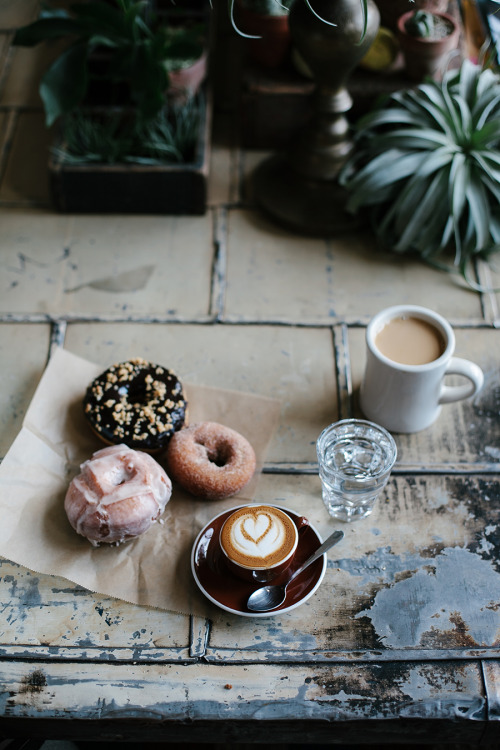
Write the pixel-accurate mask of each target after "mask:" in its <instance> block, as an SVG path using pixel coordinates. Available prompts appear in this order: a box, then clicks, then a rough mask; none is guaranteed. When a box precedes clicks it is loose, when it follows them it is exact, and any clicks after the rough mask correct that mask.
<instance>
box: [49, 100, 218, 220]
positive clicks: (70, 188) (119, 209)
mask: <svg viewBox="0 0 500 750" xmlns="http://www.w3.org/2000/svg"><path fill="white" fill-rule="evenodd" d="M211 125H212V101H211V97H210V95H209V93H208V92H206V96H205V97H204V105H202V116H201V125H200V132H199V137H198V142H197V145H196V151H195V157H194V160H193V162H192V163H186V164H165V165H141V164H69V163H66V162H65V161H64V159H63V158H62V159H61V157H60V156H55V155H51V156H50V158H49V176H50V187H51V193H52V200H53V204H54V207H55V208H56V209H57V210H58V211H62V212H70V213H137V214H193V215H194V214H204V213H205V211H206V202H207V182H208V172H209V165H210V138H211ZM60 145H61V144H60V143H59V146H60Z"/></svg>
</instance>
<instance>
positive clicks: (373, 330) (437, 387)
mask: <svg viewBox="0 0 500 750" xmlns="http://www.w3.org/2000/svg"><path fill="white" fill-rule="evenodd" d="M366 347H367V360H366V368H365V373H364V377H363V382H362V384H361V390H360V406H361V409H362V411H363V413H364V414H365V416H366V417H367V418H368V419H370V420H371V421H372V422H376V423H377V424H380V425H381V426H382V427H385V428H386V429H387V430H390V431H392V432H418V431H419V430H423V429H425V428H426V427H429V425H431V424H432V423H433V422H434V421H435V420H436V419H437V417H438V416H439V414H440V411H441V406H442V404H446V403H451V402H453V401H459V400H461V399H464V398H469V397H470V396H474V395H475V394H476V393H477V392H478V391H479V390H480V389H481V387H482V385H483V380H484V376H483V373H482V371H481V369H480V368H479V367H478V366H477V365H476V364H474V363H473V362H469V361H468V360H466V359H460V358H458V357H454V356H453V353H454V350H455V335H454V333H453V330H452V328H451V326H450V324H449V323H448V321H447V320H445V318H443V317H442V316H441V315H439V314H438V313H436V312H434V311H433V310H429V309H427V308H425V307H419V306H418V305H396V306H394V307H389V308H386V309H385V310H382V311H381V312H380V313H378V315H376V316H375V317H374V318H373V319H372V320H371V321H370V323H369V324H368V328H367V330H366ZM445 375H461V376H463V377H464V378H466V379H467V380H468V381H469V382H468V383H465V384H462V385H457V386H448V385H445V384H444V377H445Z"/></svg>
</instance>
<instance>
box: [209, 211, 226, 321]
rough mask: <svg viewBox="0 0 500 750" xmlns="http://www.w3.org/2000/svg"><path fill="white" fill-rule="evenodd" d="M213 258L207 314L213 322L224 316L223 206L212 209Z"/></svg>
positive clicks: (224, 236) (224, 252)
mask: <svg viewBox="0 0 500 750" xmlns="http://www.w3.org/2000/svg"><path fill="white" fill-rule="evenodd" d="M213 232H214V259H213V265H212V286H211V289H210V310H209V314H210V316H211V317H212V318H213V320H214V322H220V321H221V320H222V318H223V317H224V307H225V298H226V283H227V282H226V276H227V211H226V209H225V208H223V207H219V208H215V209H214V210H213Z"/></svg>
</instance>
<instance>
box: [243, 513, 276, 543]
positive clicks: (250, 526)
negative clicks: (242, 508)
mask: <svg viewBox="0 0 500 750" xmlns="http://www.w3.org/2000/svg"><path fill="white" fill-rule="evenodd" d="M235 528H237V529H238V536H241V537H243V538H244V539H245V540H246V541H247V542H250V543H251V542H253V543H254V544H256V545H257V546H259V544H260V542H263V541H264V540H266V541H267V542H269V541H270V538H271V536H272V535H273V531H275V532H276V531H277V532H278V533H279V524H276V523H274V524H273V517H272V516H271V515H269V514H268V513H259V514H258V515H255V516H251V517H250V518H248V517H247V516H242V517H241V519H240V520H239V522H238V523H237V524H235Z"/></svg>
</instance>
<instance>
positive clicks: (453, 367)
mask: <svg viewBox="0 0 500 750" xmlns="http://www.w3.org/2000/svg"><path fill="white" fill-rule="evenodd" d="M445 375H462V376H463V377H464V378H467V380H468V381H469V382H468V383H466V384H464V385H443V386H441V394H440V396H439V401H438V403H439V404H449V403H451V402H452V401H461V400H462V399H464V398H470V396H475V394H476V393H477V392H478V391H480V390H481V388H482V387H483V383H484V374H483V371H482V370H481V368H480V367H478V366H477V365H476V364H474V362H469V360H468V359H461V358H460V357H452V358H451V359H450V362H449V364H448V367H447V368H446V372H445Z"/></svg>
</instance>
